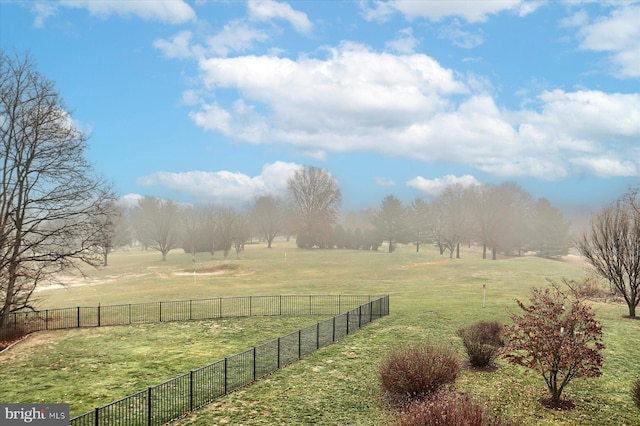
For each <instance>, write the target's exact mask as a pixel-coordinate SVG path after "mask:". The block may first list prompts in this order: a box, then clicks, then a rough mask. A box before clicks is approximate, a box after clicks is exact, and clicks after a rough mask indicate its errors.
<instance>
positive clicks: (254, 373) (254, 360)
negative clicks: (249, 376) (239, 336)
mask: <svg viewBox="0 0 640 426" xmlns="http://www.w3.org/2000/svg"><path fill="white" fill-rule="evenodd" d="M253 381H254V382H255V381H256V347H255V346H254V347H253Z"/></svg>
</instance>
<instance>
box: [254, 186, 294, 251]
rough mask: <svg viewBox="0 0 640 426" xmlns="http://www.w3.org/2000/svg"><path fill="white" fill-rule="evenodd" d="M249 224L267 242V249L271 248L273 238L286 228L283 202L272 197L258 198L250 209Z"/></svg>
mask: <svg viewBox="0 0 640 426" xmlns="http://www.w3.org/2000/svg"><path fill="white" fill-rule="evenodd" d="M251 223H252V225H253V227H254V228H255V229H256V231H257V232H258V234H259V235H260V236H261V237H263V238H264V239H265V240H266V241H267V247H268V248H271V243H272V242H273V240H274V238H275V237H277V236H278V235H280V234H281V233H282V232H283V231H284V229H285V227H286V209H285V205H284V202H283V201H282V200H280V199H278V198H276V197H274V196H272V195H265V196H262V197H259V198H258V199H256V201H255V203H254V204H253V208H252V209H251Z"/></svg>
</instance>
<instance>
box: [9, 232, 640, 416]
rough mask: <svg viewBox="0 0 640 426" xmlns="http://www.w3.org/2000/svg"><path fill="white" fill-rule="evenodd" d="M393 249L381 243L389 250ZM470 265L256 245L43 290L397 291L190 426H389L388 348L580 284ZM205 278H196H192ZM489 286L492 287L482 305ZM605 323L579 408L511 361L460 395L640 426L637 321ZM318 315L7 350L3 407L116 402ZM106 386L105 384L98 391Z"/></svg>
mask: <svg viewBox="0 0 640 426" xmlns="http://www.w3.org/2000/svg"><path fill="white" fill-rule="evenodd" d="M383 249H384V247H383ZM461 255H462V259H449V258H448V257H447V256H440V255H439V254H438V253H437V251H436V250H434V249H433V248H432V247H429V246H426V245H423V246H421V251H420V253H416V252H415V247H414V246H411V245H407V246H401V247H399V249H398V250H397V252H396V253H392V254H389V253H386V252H385V251H384V250H382V251H380V252H367V251H350V250H299V249H297V248H295V245H294V244H293V243H285V242H276V243H275V244H274V248H272V249H267V248H265V247H264V246H263V245H247V246H246V251H245V252H244V253H241V255H240V258H239V259H235V255H234V254H233V253H231V254H230V256H229V258H228V259H227V260H223V259H222V258H221V255H220V254H219V253H217V254H216V256H215V258H214V259H213V260H211V259H210V255H209V254H199V255H198V258H197V262H196V263H195V264H193V263H192V262H191V258H190V256H189V255H186V254H184V253H183V252H182V251H177V250H176V251H173V252H171V253H170V254H169V255H168V259H167V262H161V261H160V254H159V253H157V252H139V251H128V252H117V253H114V254H112V255H111V256H110V262H109V263H110V266H108V267H107V268H104V269H102V270H100V271H86V273H87V275H88V278H84V279H80V278H71V277H69V278H65V281H67V282H68V283H69V284H70V286H69V287H67V288H55V286H54V287H52V288H51V289H48V290H42V291H38V292H37V297H38V299H39V300H38V306H39V307H42V308H53V307H67V306H95V305H97V304H98V303H100V304H101V305H109V304H121V303H137V302H145V301H159V300H180V299H191V298H193V299H195V298H213V297H225V296H242V295H276V294H385V293H388V294H390V295H391V299H390V305H391V306H390V312H391V315H390V316H389V317H387V318H383V319H381V320H378V321H376V322H375V323H373V324H370V325H368V326H367V327H365V328H364V329H363V330H361V331H359V332H358V333H356V334H354V335H351V336H347V337H345V338H344V339H342V340H340V341H339V342H338V343H336V344H335V345H332V346H329V347H326V348H323V349H321V350H319V351H318V352H316V353H314V354H312V355H311V356H309V357H307V358H305V359H303V360H301V361H299V362H297V363H295V364H293V365H291V366H289V367H287V368H285V369H283V370H280V371H278V372H276V373H275V374H273V375H271V376H268V377H266V378H265V379H263V380H261V381H259V382H258V383H256V384H254V385H252V386H249V387H248V388H245V389H242V390H240V391H238V392H235V393H233V394H231V395H229V396H227V397H224V398H222V399H220V400H218V401H216V402H215V403H214V404H212V405H211V406H210V407H208V408H205V409H203V410H200V411H198V412H196V413H195V414H193V415H192V416H189V417H188V418H186V419H185V420H184V421H183V423H182V424H200V425H212V424H225V423H226V424H251V425H256V424H263V425H274V424H283V425H291V424H325V425H338V424H339V425H343V424H345V425H346V424H354V425H375V424H380V425H382V424H386V423H387V422H388V420H389V419H390V417H389V416H390V415H391V414H390V413H389V412H388V411H387V409H386V407H385V406H384V405H383V404H382V403H381V401H380V398H379V387H378V383H377V377H376V370H377V366H378V364H379V361H380V359H381V358H382V357H383V356H384V355H385V353H387V351H388V350H389V349H391V348H392V347H395V346H397V345H398V344H401V343H404V342H412V341H415V342H417V341H424V340H438V341H445V342H451V343H452V344H453V345H455V347H456V348H457V349H458V350H459V352H460V354H461V355H462V354H463V349H462V344H461V342H460V340H459V338H458V337H456V335H455V331H456V329H458V328H459V327H461V326H464V325H466V324H469V323H472V322H475V321H478V320H481V319H487V320H499V321H503V322H507V321H508V318H509V310H510V309H511V310H515V309H516V305H515V303H514V298H520V299H523V300H526V299H527V297H528V295H529V289H530V288H531V287H532V286H538V287H542V286H546V285H547V281H546V278H551V279H556V280H559V279H560V278H562V277H567V278H580V277H583V276H584V275H585V274H586V272H585V271H584V270H583V269H582V267H581V266H580V264H579V263H578V262H561V261H553V260H545V259H539V258H534V257H521V258H501V259H499V260H497V261H491V260H482V259H481V258H480V253H479V252H478V251H476V250H474V249H468V248H466V249H463V250H462V253H461ZM194 270H195V271H196V273H195V274H194ZM483 285H486V299H485V307H484V308H483V306H482V305H483ZM595 308H596V310H597V312H598V317H599V319H600V320H601V321H602V322H603V323H604V337H605V343H606V344H607V349H606V351H605V364H604V375H603V376H602V377H600V378H598V379H594V380H589V381H582V380H576V381H574V382H572V384H571V385H569V387H568V388H567V390H566V396H567V397H569V398H571V399H573V400H574V401H575V402H576V406H577V407H576V409H575V410H573V411H571V412H564V413H558V412H551V411H548V410H546V409H544V408H542V407H541V406H540V405H539V404H538V403H537V402H536V399H538V398H540V397H542V396H545V390H546V389H545V386H544V381H543V380H542V378H541V377H537V376H535V375H534V374H531V373H529V374H526V373H525V371H524V370H523V369H520V368H516V367H512V366H510V365H508V364H506V363H505V362H503V361H500V368H499V369H498V371H496V372H493V373H482V372H471V371H464V372H463V373H462V376H461V377H460V378H459V380H458V382H457V387H458V389H459V390H461V391H465V392H467V393H469V394H470V395H472V396H473V397H474V398H475V399H476V400H477V401H478V402H479V403H481V404H484V405H486V406H487V407H488V408H489V409H491V410H494V411H496V412H498V413H501V414H502V415H503V416H504V418H506V419H510V420H512V421H514V422H515V423H516V424H523V425H540V424H542V425H557V424H560V425H590V424H594V425H595V424H599V425H602V424H607V425H624V424H626V425H633V424H637V418H638V415H639V414H640V413H639V412H638V410H637V409H636V408H635V407H634V406H633V403H632V400H631V397H630V394H629V392H630V388H631V382H632V381H633V380H634V379H635V378H636V377H637V375H638V374H640V373H639V372H638V368H637V355H638V353H639V351H640V339H639V338H638V336H640V321H630V320H625V319H623V318H622V315H624V314H625V313H626V306H624V305H610V304H604V303H598V304H596V305H595ZM316 320H317V319H316V318H313V317H311V318H271V317H270V318H242V319H225V320H216V321H195V322H187V323H167V324H150V325H138V326H130V327H129V326H121V327H105V328H100V329H80V330H70V331H55V332H41V333H36V334H35V335H32V336H30V337H29V338H27V339H26V340H25V341H23V342H21V343H19V344H18V345H16V346H15V347H13V348H12V349H11V350H9V351H7V352H5V353H2V354H0V366H1V368H0V400H2V401H3V402H4V401H7V402H40V401H43V402H44V401H46V402H68V403H70V404H71V410H72V415H77V414H81V413H82V412H85V411H88V410H90V409H92V408H94V407H96V406H99V405H103V404H105V403H109V402H111V401H113V400H115V399H118V398H119V397H122V396H125V395H127V394H129V393H131V392H132V391H137V390H141V389H144V388H145V387H146V386H149V385H154V384H157V383H159V382H161V381H164V380H167V379H169V378H171V377H173V376H176V375H177V374H179V373H183V372H186V371H188V370H190V369H193V368H197V367H200V366H202V365H205V364H207V363H209V362H213V361H215V360H217V359H219V358H223V357H225V356H228V355H232V354H234V353H237V352H239V351H241V350H244V349H246V348H249V347H251V346H253V345H256V344H260V343H262V342H265V341H267V340H270V339H272V338H274V337H277V336H278V335H281V334H285V333H287V332H289V331H291V330H294V329H297V328H300V327H303V326H305V325H308V324H310V323H313V322H315V321H316ZM99 380H103V381H99Z"/></svg>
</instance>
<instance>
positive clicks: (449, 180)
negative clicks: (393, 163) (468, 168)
mask: <svg viewBox="0 0 640 426" xmlns="http://www.w3.org/2000/svg"><path fill="white" fill-rule="evenodd" d="M456 184H458V185H462V186H465V187H466V186H474V185H479V184H480V182H478V181H477V180H476V178H475V177H473V176H471V175H464V176H454V175H446V176H444V177H442V178H436V179H425V178H423V177H422V176H417V177H415V178H414V179H411V180H410V181H408V182H407V186H409V187H411V188H415V189H417V190H419V191H420V192H422V193H423V194H424V195H428V196H431V197H436V196H438V195H439V194H440V193H441V192H442V191H443V190H444V189H445V188H446V187H447V186H450V185H456Z"/></svg>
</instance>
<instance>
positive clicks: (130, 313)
mask: <svg viewBox="0 0 640 426" xmlns="http://www.w3.org/2000/svg"><path fill="white" fill-rule="evenodd" d="M129 324H131V303H129Z"/></svg>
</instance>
